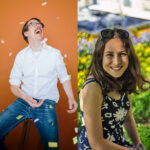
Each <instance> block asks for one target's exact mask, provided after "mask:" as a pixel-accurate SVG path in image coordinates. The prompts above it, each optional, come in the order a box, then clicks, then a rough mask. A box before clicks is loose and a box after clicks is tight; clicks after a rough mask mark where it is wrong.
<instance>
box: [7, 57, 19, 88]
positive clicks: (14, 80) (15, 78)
mask: <svg viewBox="0 0 150 150" xmlns="http://www.w3.org/2000/svg"><path fill="white" fill-rule="evenodd" d="M21 79H22V59H21V57H20V55H17V56H16V59H15V62H14V65H13V68H12V70H11V73H10V78H9V83H10V84H11V85H16V86H17V87H19V86H20V84H21Z"/></svg>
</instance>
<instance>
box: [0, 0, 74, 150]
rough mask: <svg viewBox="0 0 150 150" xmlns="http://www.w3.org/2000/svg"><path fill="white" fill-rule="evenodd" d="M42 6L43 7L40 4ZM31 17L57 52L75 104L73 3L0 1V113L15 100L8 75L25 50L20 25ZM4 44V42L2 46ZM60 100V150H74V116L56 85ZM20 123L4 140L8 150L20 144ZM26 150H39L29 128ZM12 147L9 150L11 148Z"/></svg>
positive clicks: (59, 1)
mask: <svg viewBox="0 0 150 150" xmlns="http://www.w3.org/2000/svg"><path fill="white" fill-rule="evenodd" d="M44 3H45V4H46V5H43V6H42V4H44ZM32 17H37V18H39V19H40V20H41V21H42V22H43V23H44V24H45V28H44V37H46V38H47V39H48V41H47V44H49V45H51V46H53V47H55V48H57V49H59V50H60V51H61V53H62V55H63V56H64V55H65V54H66V56H67V57H64V61H65V64H66V67H67V70H68V73H69V74H70V75H71V81H72V86H73V92H74V95H75V98H76V100H77V0H62V1H61V0H3V1H2V0H1V1H0V112H2V110H4V109H5V108H6V107H7V106H8V105H9V104H11V103H12V102H13V101H14V100H15V99H16V97H15V96H13V95H12V94H11V92H10V87H9V83H8V80H9V74H10V71H11V68H12V66H13V63H14V59H15V56H16V54H17V53H18V52H19V51H20V50H21V49H23V48H24V47H26V46H27V43H26V42H25V41H24V40H23V37H22V35H21V30H22V27H23V24H22V23H23V22H26V21H27V20H28V19H30V18H32ZM3 41H4V42H3ZM58 87H59V91H60V100H59V102H58V104H57V114H58V122H59V140H60V150H75V149H77V146H76V145H73V141H72V139H73V137H74V136H76V133H75V131H74V128H75V127H77V113H74V114H68V113H67V112H66V110H67V109H68V102H67V97H66V95H65V93H64V91H63V88H62V86H61V85H60V84H59V85H58ZM22 129H23V123H21V124H20V125H19V126H17V128H16V129H14V130H13V131H12V132H11V133H10V134H9V135H8V136H7V138H6V144H7V146H8V148H9V149H11V150H12V149H17V145H18V144H19V143H20V142H21V141H20V137H21V134H22ZM28 138H29V139H28V141H27V145H26V149H33V150H34V149H35V150H36V149H38V150H40V149H42V144H41V141H40V137H39V135H38V133H37V131H36V129H35V127H34V124H32V126H31V128H30V136H29V137H28ZM12 146H13V147H12Z"/></svg>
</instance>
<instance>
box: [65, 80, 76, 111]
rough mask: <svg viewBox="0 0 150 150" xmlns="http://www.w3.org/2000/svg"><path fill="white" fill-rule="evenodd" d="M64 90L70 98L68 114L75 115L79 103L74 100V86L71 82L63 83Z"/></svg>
mask: <svg viewBox="0 0 150 150" xmlns="http://www.w3.org/2000/svg"><path fill="white" fill-rule="evenodd" d="M62 84H63V88H64V90H65V93H66V95H67V97H68V104H69V109H70V110H67V112H68V113H73V112H75V111H76V110H77V102H76V101H75V99H74V96H73V92H72V86H71V82H70V80H66V81H64V82H63V83H62Z"/></svg>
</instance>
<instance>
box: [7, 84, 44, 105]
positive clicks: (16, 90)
mask: <svg viewBox="0 0 150 150" xmlns="http://www.w3.org/2000/svg"><path fill="white" fill-rule="evenodd" d="M10 90H11V92H12V93H13V94H14V95H15V96H16V97H19V98H21V99H23V100H25V101H26V102H27V103H28V104H29V105H30V106H31V107H40V106H41V105H42V104H43V100H41V101H39V102H38V103H37V101H36V100H34V99H33V98H32V97H30V96H27V95H26V94H24V93H23V91H22V90H21V89H20V88H19V87H17V86H16V85H10Z"/></svg>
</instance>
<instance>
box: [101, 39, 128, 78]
mask: <svg viewBox="0 0 150 150" xmlns="http://www.w3.org/2000/svg"><path fill="white" fill-rule="evenodd" d="M128 64H129V60H128V54H127V52H126V50H125V48H124V46H123V43H122V41H121V40H120V39H119V38H114V39H111V40H109V41H108V42H107V43H106V45H105V49H104V54H103V61H102V65H103V69H104V70H105V71H106V72H107V73H108V74H109V75H111V76H112V77H114V78H119V77H121V76H122V75H123V73H124V72H125V71H126V69H127V68H128Z"/></svg>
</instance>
